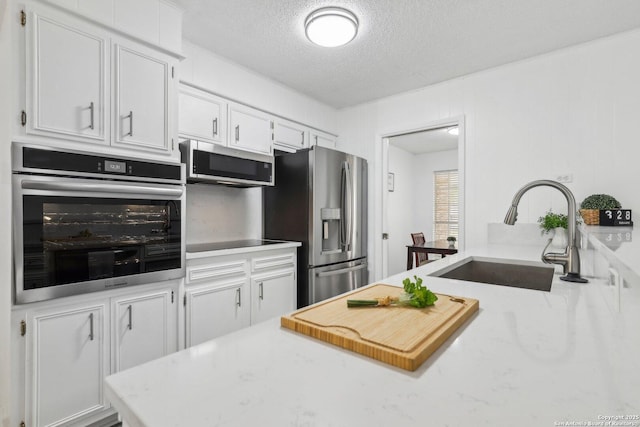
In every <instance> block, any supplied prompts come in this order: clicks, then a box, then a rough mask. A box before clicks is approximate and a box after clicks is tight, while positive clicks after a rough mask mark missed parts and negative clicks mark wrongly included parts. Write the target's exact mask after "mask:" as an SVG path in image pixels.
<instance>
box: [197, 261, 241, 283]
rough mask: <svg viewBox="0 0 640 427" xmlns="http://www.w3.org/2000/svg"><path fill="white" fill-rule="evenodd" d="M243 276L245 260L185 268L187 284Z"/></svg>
mask: <svg viewBox="0 0 640 427" xmlns="http://www.w3.org/2000/svg"><path fill="white" fill-rule="evenodd" d="M245 274H246V260H239V261H231V262H223V263H217V264H206V265H198V266H187V283H194V282H199V281H203V280H211V279H218V278H228V277H232V276H244V275H245Z"/></svg>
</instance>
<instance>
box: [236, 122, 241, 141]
mask: <svg viewBox="0 0 640 427" xmlns="http://www.w3.org/2000/svg"><path fill="white" fill-rule="evenodd" d="M238 141H240V125H237V126H236V142H238Z"/></svg>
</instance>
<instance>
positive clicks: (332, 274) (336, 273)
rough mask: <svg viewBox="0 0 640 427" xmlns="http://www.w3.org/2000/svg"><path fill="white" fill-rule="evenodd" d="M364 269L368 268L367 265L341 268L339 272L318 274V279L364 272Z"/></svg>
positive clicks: (321, 272) (332, 271)
mask: <svg viewBox="0 0 640 427" xmlns="http://www.w3.org/2000/svg"><path fill="white" fill-rule="evenodd" d="M363 268H367V264H366V263H363V264H358V265H354V266H353V267H346V268H341V269H339V270H331V271H319V272H317V273H316V276H317V277H327V276H336V275H338V274H344V273H351V272H353V271H358V270H362V269H363Z"/></svg>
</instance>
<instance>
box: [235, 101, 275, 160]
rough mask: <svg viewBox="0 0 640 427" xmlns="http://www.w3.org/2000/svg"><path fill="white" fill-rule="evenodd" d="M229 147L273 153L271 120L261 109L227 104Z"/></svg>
mask: <svg viewBox="0 0 640 427" xmlns="http://www.w3.org/2000/svg"><path fill="white" fill-rule="evenodd" d="M229 147H232V148H238V149H241V150H246V151H253V152H256V153H262V154H273V122H272V120H271V116H269V115H268V114H266V113H263V112H262V111H259V110H256V109H253V108H250V107H247V106H244V105H240V104H235V103H230V104H229Z"/></svg>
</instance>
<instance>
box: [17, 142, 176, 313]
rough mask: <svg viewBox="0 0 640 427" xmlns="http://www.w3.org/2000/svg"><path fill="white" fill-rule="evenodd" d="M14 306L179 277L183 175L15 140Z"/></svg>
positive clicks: (170, 167) (167, 167)
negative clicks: (16, 142) (15, 304)
mask: <svg viewBox="0 0 640 427" xmlns="http://www.w3.org/2000/svg"><path fill="white" fill-rule="evenodd" d="M12 156H13V158H12V161H13V182H12V185H13V209H14V215H13V218H14V219H13V221H14V225H13V240H14V266H15V267H14V268H15V294H14V298H15V302H16V303H17V304H23V303H29V302H35V301H43V300H48V299H52V298H58V297H63V296H69V295H77V294H82V293H86V292H93V291H100V290H105V289H110V288H115V287H122V286H129V285H138V284H145V283H152V282H156V281H164V280H170V279H177V278H180V277H182V276H183V275H184V255H183V254H184V245H185V243H184V242H185V238H184V234H185V233H184V229H185V225H184V222H183V217H182V211H183V206H184V202H185V186H184V183H185V172H184V167H183V166H182V165H180V164H168V163H154V162H146V161H140V160H133V159H125V158H114V157H108V156H102V155H96V154H89V153H80V152H71V151H62V150H58V149H51V148H45V147H40V146H34V145H28V144H14V145H13V147H12Z"/></svg>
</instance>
